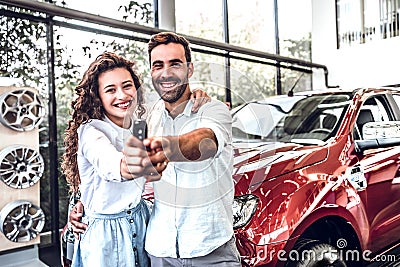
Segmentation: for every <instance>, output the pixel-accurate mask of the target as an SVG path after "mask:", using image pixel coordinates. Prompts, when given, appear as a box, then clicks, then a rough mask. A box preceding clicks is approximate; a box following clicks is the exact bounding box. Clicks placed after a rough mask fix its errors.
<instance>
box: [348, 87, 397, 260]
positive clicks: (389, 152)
mask: <svg viewBox="0 0 400 267" xmlns="http://www.w3.org/2000/svg"><path fill="white" fill-rule="evenodd" d="M389 120H395V116H394V113H393V109H392V108H391V107H390V104H389V101H387V98H386V97H385V96H384V95H378V96H374V97H371V98H369V99H367V100H366V101H365V102H364V104H363V105H362V107H361V109H360V111H359V114H358V118H357V123H356V125H355V128H358V129H354V132H355V134H354V136H355V137H356V138H360V139H362V138H363V137H362V127H363V125H364V124H365V123H367V122H368V121H389ZM357 136H358V137H357ZM359 161H360V172H362V173H363V174H364V177H365V179H366V182H367V187H366V189H365V190H362V191H361V192H360V196H361V198H362V200H363V202H364V204H365V207H366V213H367V217H368V222H369V226H370V228H369V233H370V238H369V247H370V249H371V250H372V251H374V252H375V251H379V250H381V249H382V248H384V247H385V246H387V245H389V244H391V243H393V242H395V241H397V240H398V239H399V235H398V233H399V231H400V203H399V202H400V171H399V167H400V164H399V162H400V146H394V147H386V148H377V149H369V150H366V151H364V153H363V154H362V155H359Z"/></svg>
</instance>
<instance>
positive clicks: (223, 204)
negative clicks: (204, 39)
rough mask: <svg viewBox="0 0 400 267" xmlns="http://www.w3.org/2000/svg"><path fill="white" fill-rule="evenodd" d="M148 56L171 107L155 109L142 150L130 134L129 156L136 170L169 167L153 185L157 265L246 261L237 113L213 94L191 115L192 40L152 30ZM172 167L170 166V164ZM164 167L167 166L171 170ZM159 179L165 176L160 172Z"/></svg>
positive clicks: (152, 252) (149, 246)
mask: <svg viewBox="0 0 400 267" xmlns="http://www.w3.org/2000/svg"><path fill="white" fill-rule="evenodd" d="M148 52H149V60H150V65H151V76H152V82H153V85H154V88H155V89H156V91H157V92H158V94H159V95H160V97H161V99H162V100H163V104H164V107H165V108H164V109H161V110H156V111H155V112H152V114H151V118H150V119H149V129H150V132H151V133H150V134H149V136H153V137H150V138H148V139H146V140H144V142H143V143H144V145H145V146H147V147H149V148H150V151H152V152H149V156H148V155H147V154H146V156H143V155H144V153H143V151H142V152H138V143H137V141H138V140H137V139H135V138H134V137H132V138H130V139H128V140H127V146H126V147H125V149H124V152H125V155H126V161H127V163H128V165H129V167H130V168H131V170H134V171H133V173H134V174H135V175H140V174H143V175H150V176H148V177H149V179H151V177H153V175H154V174H149V173H146V170H148V169H149V167H151V166H157V167H156V169H157V170H160V171H163V172H162V177H161V179H160V180H159V181H155V182H154V183H153V187H154V207H153V212H152V215H151V218H150V222H149V225H148V229H147V236H146V245H145V247H146V251H147V252H148V253H149V256H150V259H151V265H152V266H157V267H159V266H160V267H163V266H193V267H195V266H221V267H222V266H229V267H231V266H241V264H240V257H239V253H238V251H237V249H236V245H235V239H234V236H233V222H232V221H233V214H232V203H233V194H234V192H233V180H232V176H231V175H232V161H233V158H232V147H231V116H230V113H229V110H228V108H227V106H226V105H225V104H223V103H222V102H220V101H217V100H212V101H211V102H209V103H207V104H205V105H203V106H202V107H201V108H200V109H199V111H198V112H197V113H192V112H190V111H191V108H192V105H193V104H192V102H191V101H189V99H190V94H191V91H190V85H189V78H190V77H191V76H192V75H193V71H194V66H193V63H192V62H191V51H190V48H189V43H188V41H187V40H186V39H185V38H183V37H182V36H179V35H176V34H174V33H171V32H163V33H159V34H156V35H154V36H152V38H151V40H150V42H149V46H148ZM167 164H168V166H167V167H166V168H165V166H166V165H167ZM164 168H165V170H164ZM154 177H156V178H155V179H154V180H157V179H159V176H154Z"/></svg>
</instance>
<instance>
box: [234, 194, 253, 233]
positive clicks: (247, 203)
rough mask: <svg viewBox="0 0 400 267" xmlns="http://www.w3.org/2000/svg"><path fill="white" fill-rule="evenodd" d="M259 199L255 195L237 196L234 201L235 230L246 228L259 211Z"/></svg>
mask: <svg viewBox="0 0 400 267" xmlns="http://www.w3.org/2000/svg"><path fill="white" fill-rule="evenodd" d="M257 205H258V197H256V196H255V195H243V196H235V198H234V200H233V229H237V228H240V227H243V226H245V225H246V224H248V223H249V221H250V219H251V218H252V217H253V215H254V212H255V211H256V209H257Z"/></svg>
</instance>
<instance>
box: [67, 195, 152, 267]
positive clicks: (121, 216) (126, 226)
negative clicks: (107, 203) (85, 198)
mask: <svg viewBox="0 0 400 267" xmlns="http://www.w3.org/2000/svg"><path fill="white" fill-rule="evenodd" d="M149 216H150V214H149V211H148V208H147V206H146V204H145V203H144V201H143V200H141V201H140V203H139V204H138V205H137V206H136V207H134V208H132V209H128V210H125V211H122V212H120V213H117V214H86V215H85V216H84V217H83V219H82V221H83V222H85V223H87V224H88V229H87V230H86V232H85V233H84V234H81V236H80V240H79V241H76V242H75V247H74V257H73V259H72V267H85V266H98V267H138V266H139V267H148V266H150V263H149V262H150V261H149V259H148V256H147V253H146V251H145V250H144V240H145V236H146V226H147V223H148V220H149Z"/></svg>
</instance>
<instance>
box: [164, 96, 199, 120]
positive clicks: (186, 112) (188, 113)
mask: <svg viewBox="0 0 400 267" xmlns="http://www.w3.org/2000/svg"><path fill="white" fill-rule="evenodd" d="M192 107H193V101H191V100H190V99H189V100H188V101H187V102H186V106H185V109H184V110H183V112H182V113H181V114H179V115H178V116H176V117H177V118H178V117H180V116H186V117H190V116H191V114H192ZM164 115H166V116H168V117H170V116H169V112H168V110H167V109H166V108H165V109H164Z"/></svg>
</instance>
